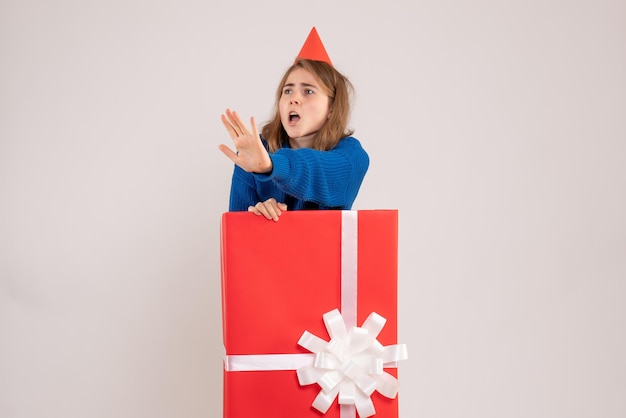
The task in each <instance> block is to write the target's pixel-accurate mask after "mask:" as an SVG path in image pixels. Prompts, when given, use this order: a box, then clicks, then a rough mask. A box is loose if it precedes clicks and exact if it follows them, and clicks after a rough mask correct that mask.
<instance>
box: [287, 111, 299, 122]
mask: <svg viewBox="0 0 626 418" xmlns="http://www.w3.org/2000/svg"><path fill="white" fill-rule="evenodd" d="M299 120H300V115H298V114H297V113H296V112H290V113H289V123H296V122H298V121H299Z"/></svg>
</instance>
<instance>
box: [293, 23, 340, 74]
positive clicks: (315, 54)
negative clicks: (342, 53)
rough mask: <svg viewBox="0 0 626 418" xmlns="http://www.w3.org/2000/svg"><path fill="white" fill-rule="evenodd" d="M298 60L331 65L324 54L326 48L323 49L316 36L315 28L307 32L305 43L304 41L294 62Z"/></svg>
mask: <svg viewBox="0 0 626 418" xmlns="http://www.w3.org/2000/svg"><path fill="white" fill-rule="evenodd" d="M299 59H308V60H315V61H324V62H326V63H328V64H330V65H333V63H332V62H331V61H330V58H329V57H328V53H327V52H326V48H324V44H323V43H322V40H321V39H320V36H319V35H318V34H317V29H315V26H313V29H311V32H309V36H308V37H307V38H306V41H304V45H302V49H301V50H300V53H298V56H297V57H296V61H298V60H299Z"/></svg>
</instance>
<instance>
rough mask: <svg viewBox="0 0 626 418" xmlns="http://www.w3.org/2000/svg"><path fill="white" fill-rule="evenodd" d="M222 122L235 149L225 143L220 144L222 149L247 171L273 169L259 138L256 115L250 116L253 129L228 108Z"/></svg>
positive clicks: (260, 171) (266, 171) (267, 170)
mask: <svg viewBox="0 0 626 418" xmlns="http://www.w3.org/2000/svg"><path fill="white" fill-rule="evenodd" d="M222 123H223V124H224V126H225V127H226V130H227V131H228V133H229V134H230V137H231V138H232V140H233V143H234V145H235V149H236V150H237V151H233V150H232V149H230V148H229V147H228V146H226V145H224V144H220V145H219V149H220V151H222V152H223V153H224V155H226V156H227V157H228V158H230V159H231V160H232V162H234V163H235V164H237V165H238V166H239V167H241V168H242V169H244V170H245V171H248V172H252V173H268V172H270V171H272V160H271V159H270V156H269V154H268V153H267V150H266V149H265V147H264V146H263V143H262V142H261V138H259V132H258V130H257V127H256V124H255V121H254V117H251V118H250V125H251V126H252V129H251V130H250V129H248V127H247V126H246V125H245V123H244V122H243V120H241V118H240V117H239V115H238V114H237V112H235V111H231V110H230V109H226V112H225V114H223V115H222Z"/></svg>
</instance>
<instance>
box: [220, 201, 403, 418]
mask: <svg viewBox="0 0 626 418" xmlns="http://www.w3.org/2000/svg"><path fill="white" fill-rule="evenodd" d="M221 227H222V229H221V234H222V235H221V261H222V313H223V316H222V319H223V338H224V349H225V369H224V417H226V418H252V417H254V418H262V417H267V418H270V417H271V418H277V417H289V418H296V417H297V418H307V417H311V418H319V417H321V416H324V417H327V418H344V416H346V414H349V412H346V411H344V413H343V414H340V410H341V409H345V408H349V407H346V406H343V405H342V406H340V405H338V403H337V400H335V401H334V403H333V405H332V406H331V407H330V408H329V409H328V411H327V412H326V413H325V414H323V413H321V412H320V411H318V410H316V409H314V408H313V407H312V403H313V401H314V400H315V398H316V396H317V395H318V393H319V392H320V386H318V385H317V384H313V385H307V386H303V385H300V383H299V382H298V376H297V373H296V371H295V370H294V369H293V368H291V366H286V369H283V366H282V364H283V362H282V359H283V358H285V359H286V360H285V361H291V359H293V358H297V359H298V360H297V361H304V362H305V363H306V362H309V363H310V362H311V361H312V360H311V358H312V357H313V356H314V355H313V354H311V353H310V352H309V351H308V350H306V349H304V348H303V347H301V346H299V345H298V341H299V339H300V337H301V336H302V335H303V333H304V331H308V332H310V333H312V334H314V335H316V336H318V337H320V338H322V339H324V340H326V341H329V340H330V337H329V335H328V331H327V328H326V326H325V324H324V320H323V315H324V314H325V313H327V312H329V311H332V310H334V309H338V310H339V311H341V313H342V314H343V316H344V319H346V317H347V319H346V320H347V321H348V325H349V326H351V325H350V321H351V322H356V324H353V325H358V326H361V324H363V322H364V321H365V320H366V318H367V317H368V316H369V315H370V314H371V313H372V312H375V313H377V314H378V315H380V316H382V317H384V318H385V319H386V320H387V322H386V324H385V325H384V327H383V328H382V330H381V331H380V333H379V334H378V336H377V337H376V339H377V340H378V342H380V343H381V344H382V345H383V346H389V345H395V344H397V251H398V246H397V240H398V212H397V210H363V211H298V212H285V213H283V215H282V216H281V217H280V220H279V221H278V222H274V221H269V220H267V219H265V218H264V217H262V216H256V215H254V214H252V213H248V212H228V213H225V214H224V215H223V217H222V226H221ZM350 252H353V253H354V257H351V256H350V254H348V253H350ZM342 256H343V259H342ZM342 269H343V270H342ZM346 272H347V273H346ZM352 274H354V276H355V277H354V281H353V284H347V280H346V278H345V277H346V276H350V275H352ZM351 286H354V289H353V290H350V287H351ZM346 293H350V295H346ZM348 305H350V306H348ZM351 312H352V313H351ZM276 355H278V356H276ZM285 355H287V356H285ZM252 356H255V357H252ZM266 358H270V359H274V360H276V361H274V363H272V364H273V365H272V366H269V368H268V366H267V365H260V363H263V361H264V359H266ZM240 360H241V361H243V362H246V361H248V362H249V363H252V367H251V368H250V367H248V366H245V367H244V366H241V367H240V366H239V365H238V361H240ZM255 365H258V366H259V367H258V368H255ZM298 367H299V366H298ZM385 371H386V372H388V373H390V374H391V375H394V376H397V370H396V369H395V368H385ZM371 400H372V401H373V404H374V406H375V408H376V415H375V416H376V417H378V418H395V417H397V416H398V399H397V397H396V398H395V399H389V398H387V397H384V396H382V395H380V394H379V393H378V392H374V393H373V394H372V395H371ZM353 416H354V415H353Z"/></svg>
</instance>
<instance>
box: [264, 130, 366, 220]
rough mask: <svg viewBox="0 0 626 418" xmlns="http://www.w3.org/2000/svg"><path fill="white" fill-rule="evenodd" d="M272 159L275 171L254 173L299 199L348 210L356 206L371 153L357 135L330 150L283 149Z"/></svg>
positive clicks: (347, 138) (271, 155) (344, 139)
mask: <svg viewBox="0 0 626 418" xmlns="http://www.w3.org/2000/svg"><path fill="white" fill-rule="evenodd" d="M270 158H271V159H272V164H273V169H272V171H271V172H270V173H269V174H254V176H255V178H256V179H257V180H259V181H271V182H274V183H275V184H276V186H277V187H278V188H279V189H281V190H282V191H283V192H285V193H287V194H289V195H291V196H294V197H295V198H297V199H301V200H305V201H308V202H315V203H317V204H319V205H320V206H323V207H340V208H344V209H350V208H351V207H352V203H353V202H354V200H355V199H356V196H357V193H358V191H359V188H360V187H361V183H362V182H363V178H364V177H365V173H366V172H367V169H368V167H369V156H368V155H367V153H366V152H365V150H364V149H363V147H362V146H361V143H360V142H359V141H358V140H357V139H356V138H354V137H346V138H343V139H342V140H341V141H339V143H338V144H337V145H336V146H335V148H333V149H332V150H329V151H318V150H314V149H310V148H298V149H290V148H282V149H279V150H278V151H276V152H275V153H273V154H270Z"/></svg>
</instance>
